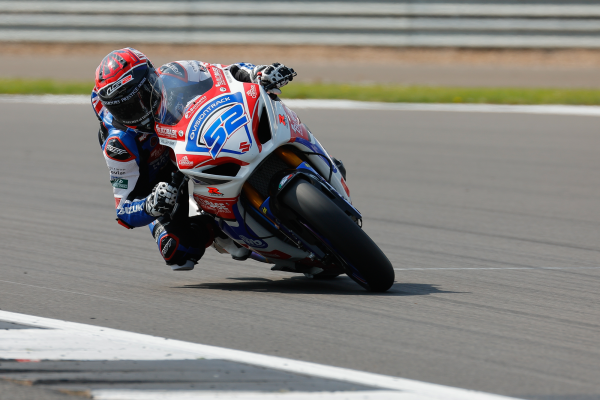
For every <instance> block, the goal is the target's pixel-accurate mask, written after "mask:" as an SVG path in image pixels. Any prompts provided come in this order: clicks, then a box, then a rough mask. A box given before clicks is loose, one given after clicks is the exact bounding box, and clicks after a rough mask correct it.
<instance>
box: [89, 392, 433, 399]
mask: <svg viewBox="0 0 600 400" xmlns="http://www.w3.org/2000/svg"><path fill="white" fill-rule="evenodd" d="M91 394H92V398H93V399H94V400H195V399H201V400H213V399H215V400H223V399H227V400H229V399H231V400H262V399H266V400H271V399H273V400H274V399H277V400H279V399H281V400H329V399H331V400H432V399H434V398H432V397H428V396H423V395H422V394H415V393H408V392H397V391H388V390H373V391H370V390H369V391H367V390H364V391H363V390H361V391H356V392H285V393H270V392H226V391H223V392H213V391H197V390H196V391H193V390H189V391H187V390H178V391H166V390H157V391H150V390H118V389H114V390H113V389H107V390H92V391H91Z"/></svg>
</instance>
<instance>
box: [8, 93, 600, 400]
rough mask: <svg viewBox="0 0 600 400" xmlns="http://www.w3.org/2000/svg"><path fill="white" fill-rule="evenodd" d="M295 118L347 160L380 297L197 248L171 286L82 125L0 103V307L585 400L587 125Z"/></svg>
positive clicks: (589, 271) (590, 386)
mask: <svg viewBox="0 0 600 400" xmlns="http://www.w3.org/2000/svg"><path fill="white" fill-rule="evenodd" d="M298 114H299V116H300V117H301V118H302V120H303V122H305V123H306V124H307V125H308V126H309V127H310V128H311V131H312V132H313V133H314V134H315V135H316V136H317V138H319V140H320V141H321V143H322V144H323V145H324V146H325V147H326V148H327V150H328V151H329V152H330V153H331V154H332V155H334V156H336V157H338V158H340V159H342V160H343V161H344V163H345V165H346V168H347V170H348V185H349V187H350V190H351V194H352V198H353V201H354V204H355V206H356V207H357V208H358V209H359V210H360V211H361V212H362V213H363V215H364V229H365V230H366V232H367V233H368V234H369V235H370V236H371V237H372V238H373V239H374V241H375V242H376V243H378V244H379V246H380V247H381V249H382V250H383V251H384V252H385V253H386V255H387V256H388V257H389V258H390V260H391V261H392V264H393V265H394V267H395V268H396V281H397V282H396V284H395V285H394V286H393V287H392V289H390V291H389V292H388V293H384V294H372V293H368V292H365V291H364V290H363V289H361V288H360V287H359V286H358V285H356V284H355V283H354V282H353V281H351V280H350V279H349V278H347V277H339V278H337V279H336V280H334V281H312V280H309V279H307V278H305V277H303V276H298V275H293V274H289V273H285V272H273V271H270V270H269V267H268V266H265V265H263V264H260V263H258V262H254V261H244V262H237V261H234V260H232V259H230V258H228V257H227V256H224V255H220V254H217V253H216V252H214V251H212V250H210V249H209V251H208V252H207V254H206V255H205V257H204V258H203V260H202V261H201V263H200V264H199V265H198V266H197V267H196V269H195V270H194V271H191V272H185V273H184V272H179V273H175V272H171V271H170V268H168V267H166V266H165V265H163V263H162V260H161V257H160V255H159V254H158V252H157V249H156V244H155V243H154V242H153V240H152V238H151V236H150V233H149V232H148V230H147V229H146V228H140V229H135V230H133V231H128V230H125V229H123V228H122V227H120V226H119V225H118V224H117V223H116V222H115V221H114V219H115V215H114V209H113V204H114V201H113V197H112V191H111V186H110V182H109V174H108V170H107V169H106V165H105V164H104V160H103V157H102V154H101V152H100V148H99V145H98V141H97V137H96V132H97V122H96V119H95V117H94V115H93V112H92V110H91V107H89V106H68V105H50V106H48V105H33V104H2V105H0V125H1V126H2V131H3V135H2V136H3V140H2V146H1V147H0V168H1V169H2V171H3V174H2V175H1V177H0V218H1V221H2V224H3V228H4V232H5V234H4V236H3V240H2V241H1V242H0V254H1V255H2V257H0V308H1V309H2V310H5V311H12V312H18V313H24V314H31V315H37V316H41V317H47V318H56V319H63V320H68V321H73V322H81V323H87V324H94V325H99V326H105V327H110V328H115V329H122V330H127V331H134V332H139V333H145V334H150V335H157V336H161V337H169V338H173V339H180V340H186V341H191V342H197V343H203V344H209V345H215V346H221V347H227V348H233V349H240V350H246V351H251V352H256V353H263V354H270V355H276V356H282V357H287V358H292V359H298V360H307V361H311V362H317V363H321V364H327V365H335V366H341V367H346V368H352V369H357V370H363V371H370V372H376V373H382V374H386V375H393V376H400V377H405V378H411V379H417V380H421V381H426V382H433V383H439V384H443V385H449V386H456V387H462V388H468V389H475V390H481V391H485V392H491V393H498V394H504V395H509V396H514V397H521V398H526V399H538V400H559V399H565V400H592V399H597V398H599V397H600V357H599V356H600V346H599V345H600V335H598V330H599V328H600V315H599V312H598V307H597V306H598V289H597V288H598V283H599V282H600V265H599V261H600V245H599V244H598V243H599V239H600V229H598V228H599V227H600V213H598V211H597V210H598V198H599V197H600V173H599V172H600V157H598V150H597V149H598V148H599V146H600V135H599V134H598V124H599V122H600V121H599V119H598V118H596V117H575V116H552V115H523V114H520V115H517V114H486V113H449V112H420V111H402V112H401V111H356V110H354V111H343V110H336V111H333V110H298ZM0 385H2V386H0V390H2V391H4V390H5V388H6V390H7V391H6V392H4V393H10V392H9V391H8V390H11V391H12V390H13V389H14V388H15V386H13V384H12V383H11V384H0ZM38 389H39V388H36V387H33V388H27V390H32V391H34V390H38ZM14 390H17V389H14ZM39 390H41V389H39ZM17 391H18V390H17ZM19 393H22V392H19ZM31 393H33V392H31ZM36 393H38V392H36ZM45 394H47V393H46V392H39V393H38V394H28V395H27V397H18V396H19V395H20V394H16V395H15V396H14V398H15V399H18V398H29V399H33V400H38V399H44V398H45V397H43V396H44V395H45ZM52 396H54V394H52ZM47 398H50V397H47ZM52 398H54V397H52ZM3 400H4V398H3Z"/></svg>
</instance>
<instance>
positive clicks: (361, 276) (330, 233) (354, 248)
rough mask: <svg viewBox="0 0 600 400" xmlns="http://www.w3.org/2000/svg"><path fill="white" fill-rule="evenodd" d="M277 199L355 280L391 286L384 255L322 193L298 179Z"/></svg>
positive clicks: (368, 285) (391, 272)
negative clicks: (333, 254)
mask: <svg viewBox="0 0 600 400" xmlns="http://www.w3.org/2000/svg"><path fill="white" fill-rule="evenodd" d="M280 200H281V201H282V202H283V203H284V204H285V205H286V206H288V207H289V208H291V209H292V210H293V211H294V212H295V213H296V214H298V215H299V216H300V217H301V218H302V220H304V222H306V224H307V225H308V226H309V227H310V228H311V229H313V230H314V231H315V232H316V233H318V235H319V236H321V239H322V240H323V242H324V243H325V244H326V245H327V246H328V247H329V248H331V249H332V250H333V251H334V252H335V253H336V254H337V256H338V258H339V260H340V261H341V262H342V264H344V265H343V266H344V269H345V271H346V273H347V274H348V276H349V277H350V278H352V279H353V280H354V281H355V282H356V283H358V284H359V285H361V286H362V287H364V288H365V289H368V290H371V291H373V292H385V291H386V290H388V289H389V288H390V287H391V286H392V285H393V283H394V268H393V267H392V264H391V263H390V261H389V260H388V258H387V257H386V256H385V254H383V252H382V251H381V250H380V249H379V247H378V246H377V245H376V244H375V242H373V240H371V238H370V237H369V236H368V235H367V234H366V233H365V232H364V231H363V230H362V229H361V228H360V227H359V226H358V225H356V223H354V221H352V220H351V219H350V217H348V216H347V215H346V214H345V213H344V212H343V211H342V210H341V209H340V208H339V207H338V206H336V205H335V203H333V201H332V200H331V199H329V197H327V195H326V194H325V193H323V192H321V191H320V190H319V189H317V188H316V187H314V186H313V185H311V184H310V183H308V182H306V181H304V180H302V179H299V180H297V181H296V182H294V183H292V184H291V185H289V187H288V188H286V189H285V192H284V193H282V196H281V197H280Z"/></svg>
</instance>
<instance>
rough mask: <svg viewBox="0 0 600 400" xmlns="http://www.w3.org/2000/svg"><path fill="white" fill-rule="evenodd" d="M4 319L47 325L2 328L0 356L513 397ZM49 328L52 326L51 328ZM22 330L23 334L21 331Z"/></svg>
mask: <svg viewBox="0 0 600 400" xmlns="http://www.w3.org/2000/svg"><path fill="white" fill-rule="evenodd" d="M0 320H3V321H7V322H13V323H16V324H23V325H30V326H34V327H40V328H47V329H45V330H42V329H19V330H16V329H15V330H2V331H0V358H4V359H29V360H190V359H199V358H205V359H218V360H228V361H233V362H239V363H245V364H250V365H255V366H259V367H264V368H272V369H277V370H280V371H287V372H291V373H296V374H303V375H308V376H315V377H320V378H324V379H334V380H338V381H343V382H352V383H358V384H361V385H366V386H370V387H377V388H382V389H387V390H397V391H401V392H406V394H407V395H408V394H412V395H413V396H414V397H412V398H410V397H406V399H408V398H410V399H411V400H412V399H417V398H421V399H444V400H501V399H505V400H506V399H508V398H507V397H504V396H500V395H495V394H489V393H483V392H476V391H472V390H466V389H459V388H453V387H449V386H442V385H437V384H433V383H426V382H419V381H415V380H411V379H404V378H396V377H392V376H386V375H379V374H373V373H369V372H361V371H354V370H351V369H346V368H338V367H330V366H326V365H320V364H315V363H310V362H305V361H296V360H290V359H286V358H280V357H274V356H267V355H262V354H256V353H249V352H245V351H240V350H231V349H225V348H221V347H215V346H208V345H203V344H197V343H190V342H184V341H180V340H171V339H167V338H162V337H157V336H150V335H143V334H139V333H133V332H126V331H120V330H116V329H110V328H103V327H99V326H93V325H86V324H79V323H74V322H68V321H61V320H56V319H48V318H41V317H35V316H31V315H25V314H18V313H12V312H8V311H0ZM48 328H49V329H48ZM17 331H18V332H17Z"/></svg>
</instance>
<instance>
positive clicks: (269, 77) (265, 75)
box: [260, 63, 297, 94]
mask: <svg viewBox="0 0 600 400" xmlns="http://www.w3.org/2000/svg"><path fill="white" fill-rule="evenodd" d="M261 72H262V75H261V77H260V83H261V84H262V85H263V86H264V87H265V90H266V91H267V92H271V93H275V94H280V93H281V91H280V90H278V89H279V88H281V87H283V86H285V85H287V84H288V83H289V82H290V81H292V80H294V76H296V75H297V73H296V71H294V69H293V68H288V67H286V66H285V65H283V64H279V63H274V64H273V65H270V66H268V67H267V68H265V69H263V70H262V71H261Z"/></svg>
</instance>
